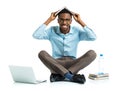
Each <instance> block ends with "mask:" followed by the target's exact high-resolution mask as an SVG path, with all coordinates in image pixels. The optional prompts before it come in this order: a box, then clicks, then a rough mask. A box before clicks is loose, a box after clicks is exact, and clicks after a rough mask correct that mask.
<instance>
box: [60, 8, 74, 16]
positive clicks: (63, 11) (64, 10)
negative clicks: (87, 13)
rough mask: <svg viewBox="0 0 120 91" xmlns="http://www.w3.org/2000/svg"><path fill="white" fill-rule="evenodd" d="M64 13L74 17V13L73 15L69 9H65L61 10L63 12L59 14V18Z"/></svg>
mask: <svg viewBox="0 0 120 91" xmlns="http://www.w3.org/2000/svg"><path fill="white" fill-rule="evenodd" d="M62 13H69V14H70V15H72V13H71V12H70V11H69V10H68V9H66V8H64V9H63V10H61V11H60V12H59V13H58V16H59V15H60V14H62Z"/></svg>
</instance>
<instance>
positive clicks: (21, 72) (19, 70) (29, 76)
mask: <svg viewBox="0 0 120 91" xmlns="http://www.w3.org/2000/svg"><path fill="white" fill-rule="evenodd" d="M9 69H10V72H11V75H12V78H13V80H14V81H15V82H20V83H31V84H37V83H42V82H46V80H36V78H35V74H34V71H33V69H32V67H26V66H14V65H9Z"/></svg>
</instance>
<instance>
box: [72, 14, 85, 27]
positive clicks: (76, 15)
mask: <svg viewBox="0 0 120 91" xmlns="http://www.w3.org/2000/svg"><path fill="white" fill-rule="evenodd" d="M73 18H74V19H75V21H76V22H78V23H79V24H80V25H81V26H82V27H84V26H86V24H85V23H84V22H83V21H82V20H81V18H80V15H79V14H77V13H73Z"/></svg>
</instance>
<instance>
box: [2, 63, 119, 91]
mask: <svg viewBox="0 0 120 91" xmlns="http://www.w3.org/2000/svg"><path fill="white" fill-rule="evenodd" d="M94 64H96V63H95V62H93V63H92V64H91V65H90V66H88V67H87V68H85V69H83V70H82V71H80V73H84V74H85V76H86V79H87V81H86V83H85V84H78V83H72V82H54V83H51V82H50V81H49V75H50V73H49V71H48V69H46V68H45V67H44V66H43V65H41V64H40V66H41V69H38V68H39V67H37V66H33V69H34V72H35V75H36V78H37V79H39V80H43V79H45V80H47V82H44V83H40V84H24V83H15V82H14V81H13V79H12V77H11V74H10V71H9V68H8V65H4V66H1V68H0V74H1V75H0V89H2V90H4V91H28V90H29V91H47V90H50V91H56V90H59V91H66V90H70V91H72V90H74V91H75V90H76V91H78V90H79V91H81V90H82V91H90V90H93V91H96V90H97V91H102V90H104V91H105V90H106V91H107V90H111V89H115V90H117V91H119V89H120V87H119V81H120V80H119V74H117V71H113V70H115V69H117V67H118V66H117V65H116V67H114V69H113V70H111V69H108V73H109V75H110V77H109V79H106V80H91V79H88V75H89V73H92V72H95V70H93V71H90V70H91V69H93V68H94V67H95V66H94ZM43 70H44V72H43ZM0 91H1V90H0Z"/></svg>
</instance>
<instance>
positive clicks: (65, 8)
mask: <svg viewBox="0 0 120 91" xmlns="http://www.w3.org/2000/svg"><path fill="white" fill-rule="evenodd" d="M63 9H66V10H67V11H69V12H70V13H71V14H74V13H73V12H72V11H70V10H69V9H68V8H67V7H63V8H61V9H59V10H58V11H57V12H56V14H55V16H57V15H58V14H59V13H60V12H61V11H62V10H63Z"/></svg>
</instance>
